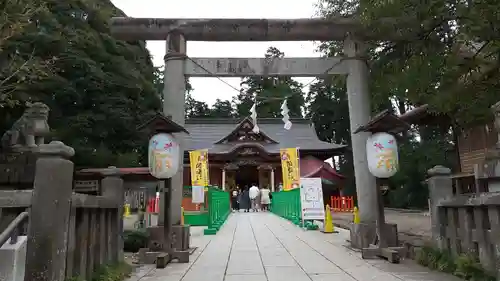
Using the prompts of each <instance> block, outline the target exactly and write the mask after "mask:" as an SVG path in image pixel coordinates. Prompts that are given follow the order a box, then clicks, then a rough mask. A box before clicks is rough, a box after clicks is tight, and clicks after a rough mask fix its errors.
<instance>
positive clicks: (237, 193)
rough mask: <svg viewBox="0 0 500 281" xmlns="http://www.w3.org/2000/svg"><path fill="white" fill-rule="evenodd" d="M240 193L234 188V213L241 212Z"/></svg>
mask: <svg viewBox="0 0 500 281" xmlns="http://www.w3.org/2000/svg"><path fill="white" fill-rule="evenodd" d="M239 196H240V192H239V190H238V189H236V188H234V189H233V191H231V207H233V211H239V210H240V206H239V202H238V199H239Z"/></svg>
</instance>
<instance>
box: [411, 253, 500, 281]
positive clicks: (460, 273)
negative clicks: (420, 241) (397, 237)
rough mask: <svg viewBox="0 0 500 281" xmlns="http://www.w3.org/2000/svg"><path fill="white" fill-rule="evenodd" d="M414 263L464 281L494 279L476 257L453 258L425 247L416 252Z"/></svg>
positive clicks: (490, 280)
mask: <svg viewBox="0 0 500 281" xmlns="http://www.w3.org/2000/svg"><path fill="white" fill-rule="evenodd" d="M415 259H416V261H417V262H418V263H419V264H420V265H423V266H426V267H428V268H430V269H433V270H438V271H441V272H445V273H450V274H453V275H455V276H457V277H460V278H462V279H464V280H472V281H494V280H495V277H493V276H492V275H491V274H489V273H488V272H486V270H485V269H484V268H483V267H482V266H481V264H480V263H479V261H478V259H477V257H475V256H473V255H467V254H462V255H460V256H458V257H453V256H452V255H451V254H450V253H448V252H443V251H440V250H437V249H435V248H432V247H429V246H426V247H423V248H421V249H419V250H418V251H417V252H416V258H415Z"/></svg>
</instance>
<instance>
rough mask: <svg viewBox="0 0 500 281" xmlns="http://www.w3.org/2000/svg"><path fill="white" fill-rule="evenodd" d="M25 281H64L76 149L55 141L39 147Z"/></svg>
mask: <svg viewBox="0 0 500 281" xmlns="http://www.w3.org/2000/svg"><path fill="white" fill-rule="evenodd" d="M38 149H39V153H40V157H39V158H38V160H37V161H36V171H35V181H34V189H33V197H32V199H31V200H32V201H31V212H30V226H29V231H28V237H29V240H28V244H27V250H26V273H25V276H24V280H25V281H64V280H65V279H66V255H67V248H68V225H69V222H70V213H71V194H72V188H73V168H74V166H73V162H71V161H70V160H67V159H65V158H69V157H71V156H73V155H74V154H75V151H74V150H73V148H71V147H68V146H66V145H64V144H63V143H62V142H56V141H53V142H51V143H50V144H42V145H40V146H39V148H38Z"/></svg>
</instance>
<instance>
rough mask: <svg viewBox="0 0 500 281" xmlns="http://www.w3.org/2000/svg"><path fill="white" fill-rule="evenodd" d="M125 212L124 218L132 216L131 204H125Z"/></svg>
mask: <svg viewBox="0 0 500 281" xmlns="http://www.w3.org/2000/svg"><path fill="white" fill-rule="evenodd" d="M123 207H124V209H125V210H124V211H123V217H125V218H128V217H129V216H130V204H125V205H124V206H123Z"/></svg>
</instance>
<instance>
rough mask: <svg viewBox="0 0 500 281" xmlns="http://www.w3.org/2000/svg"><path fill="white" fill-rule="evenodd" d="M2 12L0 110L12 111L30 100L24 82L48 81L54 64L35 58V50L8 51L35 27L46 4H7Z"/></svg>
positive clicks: (11, 0)
mask: <svg viewBox="0 0 500 281" xmlns="http://www.w3.org/2000/svg"><path fill="white" fill-rule="evenodd" d="M0 11H1V12H0V61H2V63H0V108H3V107H9V108H11V107H13V106H16V105H19V104H20V102H21V100H22V99H23V98H25V97H26V93H24V92H23V87H22V86H23V81H26V80H33V79H37V78H39V77H45V76H46V75H47V73H48V72H49V71H50V66H51V64H52V63H53V60H52V59H51V58H39V57H36V56H34V52H35V48H34V47H32V48H31V52H29V53H28V52H26V53H23V52H14V53H12V52H8V51H6V50H9V49H10V48H11V46H12V44H13V43H14V42H15V40H16V38H18V37H19V36H20V35H22V34H23V33H25V32H26V31H27V29H28V28H29V27H30V26H31V25H32V21H31V19H32V18H34V17H35V16H37V15H40V14H42V13H45V12H46V7H45V5H44V4H43V2H40V1H32V0H7V1H4V2H2V4H0Z"/></svg>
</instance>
